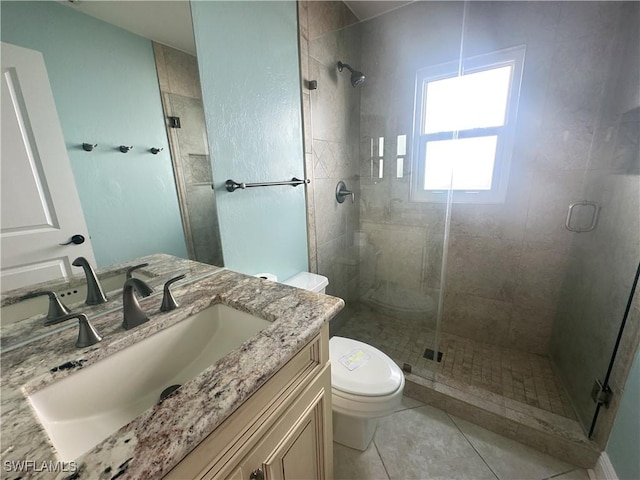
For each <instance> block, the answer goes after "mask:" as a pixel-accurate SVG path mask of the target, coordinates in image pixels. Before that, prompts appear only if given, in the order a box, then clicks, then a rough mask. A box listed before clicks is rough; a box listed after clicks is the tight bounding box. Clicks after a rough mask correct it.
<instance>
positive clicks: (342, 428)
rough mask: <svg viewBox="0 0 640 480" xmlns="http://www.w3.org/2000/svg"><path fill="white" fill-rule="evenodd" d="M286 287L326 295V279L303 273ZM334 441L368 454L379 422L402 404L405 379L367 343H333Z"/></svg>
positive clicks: (334, 340)
mask: <svg viewBox="0 0 640 480" xmlns="http://www.w3.org/2000/svg"><path fill="white" fill-rule="evenodd" d="M283 283H285V284H287V285H291V286H294V287H298V288H305V289H307V290H312V291H314V292H317V293H324V292H325V290H326V287H327V285H328V284H329V282H328V280H327V278H326V277H323V276H322V275H316V274H313V273H308V272H302V273H299V274H297V275H295V276H294V277H291V278H290V279H288V280H285V281H284V282H283ZM329 357H330V360H331V400H332V405H333V407H332V408H333V440H334V441H335V442H337V443H340V444H342V445H346V446H347V447H350V448H355V449H357V450H366V449H367V447H368V446H369V444H370V443H371V440H372V439H373V435H374V434H375V431H376V427H377V426H378V419H379V418H380V417H384V416H386V415H389V414H390V413H392V412H393V411H394V410H395V409H396V408H397V407H398V406H399V405H400V403H401V401H402V392H403V390H404V375H403V374H402V370H400V368H399V367H398V365H396V363H395V362H394V361H393V360H391V358H389V357H388V356H387V355H385V354H384V353H382V352H381V351H380V350H378V349H377V348H374V347H372V346H371V345H368V344H366V343H363V342H359V341H357V340H353V339H350V338H344V337H335V336H334V337H332V338H331V339H330V340H329Z"/></svg>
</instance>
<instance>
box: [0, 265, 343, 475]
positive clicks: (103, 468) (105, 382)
mask: <svg viewBox="0 0 640 480" xmlns="http://www.w3.org/2000/svg"><path fill="white" fill-rule="evenodd" d="M142 262H148V263H149V266H148V267H146V268H145V269H144V271H143V272H142V273H143V274H145V275H148V276H150V277H151V279H150V280H149V283H150V284H151V283H155V285H156V286H158V285H160V286H161V285H162V284H163V283H164V282H165V281H166V280H168V278H170V277H171V276H175V275H176V274H178V273H183V271H184V270H186V271H187V272H191V273H192V275H191V278H190V276H189V273H187V278H185V280H184V281H182V282H180V283H177V284H175V286H174V287H173V293H174V295H175V297H176V299H177V300H178V302H179V303H180V307H179V308H177V309H176V310H173V311H171V312H160V311H159V305H160V302H161V298H162V296H161V295H156V296H151V297H149V298H145V299H141V300H140V305H141V307H142V309H143V310H144V311H145V312H147V313H148V315H149V319H150V320H149V321H148V322H146V323H144V324H142V325H140V326H138V327H136V328H134V329H132V330H128V331H125V330H123V329H122V328H121V323H122V312H121V309H120V308H119V303H118V302H120V300H119V299H118V298H117V295H116V296H113V299H112V300H110V302H109V304H105V307H102V308H103V310H102V312H101V313H100V312H94V313H93V316H92V315H89V317H90V320H91V322H92V324H93V325H94V327H95V328H96V329H97V330H98V331H99V332H100V334H101V335H102V336H103V340H102V341H101V342H100V343H97V344H95V345H93V346H91V347H87V348H84V349H76V348H75V347H74V340H75V336H76V335H77V326H76V327H74V328H66V329H64V330H61V331H57V332H56V333H54V334H49V335H47V336H45V337H41V336H38V335H35V336H34V335H33V330H34V329H35V327H34V326H29V327H28V328H26V330H24V332H23V335H31V337H30V338H31V340H30V341H28V342H24V344H21V345H20V346H19V347H15V346H14V347H13V349H12V350H10V351H7V352H3V353H2V355H1V357H0V360H1V361H2V440H3V442H2V443H3V446H2V450H3V453H2V460H3V469H2V478H18V477H20V478H23V479H24V478H31V477H38V478H43V477H44V478H67V477H69V476H70V475H73V477H72V478H75V479H82V478H85V479H94V478H105V479H107V478H109V479H110V478H114V477H117V478H122V479H124V478H161V477H164V476H166V477H167V478H232V479H241V478H242V479H249V478H252V479H259V478H331V477H332V448H331V440H332V433H331V385H330V382H331V377H330V370H329V353H328V321H329V319H331V318H332V317H333V316H335V315H336V314H337V313H338V312H339V311H340V310H341V309H342V308H343V306H344V302H343V301H342V300H341V299H338V298H335V297H330V296H327V295H319V294H315V293H312V292H308V291H305V290H299V289H296V288H292V287H289V286H287V285H282V284H279V283H275V282H270V281H265V280H262V279H258V278H254V277H250V276H246V275H242V274H239V273H235V272H231V271H228V270H224V269H218V268H216V267H210V266H203V265H202V264H197V263H196V262H190V261H187V260H181V259H176V258H174V257H169V256H167V255H153V256H150V257H146V258H144V259H137V260H134V261H132V262H130V263H131V265H134V264H135V263H142ZM119 268H121V266H119ZM98 273H99V275H100V274H101V272H98ZM105 273H111V272H102V274H105ZM156 290H161V289H157V288H156ZM112 302H113V304H111V303H112ZM8 303H11V300H8V299H6V298H5V299H3V305H6V304H8ZM120 305H121V304H120ZM212 322H213V323H212ZM215 322H218V323H215ZM245 322H247V325H250V328H248V329H247V328H245V329H244V330H242V332H243V333H241V334H238V333H237V332H236V326H237V325H238V324H244V323H245ZM212 325H214V326H213V327H212ZM207 328H211V330H210V332H211V334H210V335H209V334H208V333H206V332H207V331H208V330H206V329H207ZM225 328H226V329H228V328H231V334H230V338H233V339H234V340H232V342H231V343H229V342H226V343H225V344H224V346H222V345H221V346H219V347H215V345H214V344H211V343H207V342H209V340H208V336H211V337H212V338H214V337H216V336H219V335H220V334H221V333H220V332H224V330H225ZM203 329H204V330H203ZM251 329H253V330H251ZM36 330H37V329H36ZM11 332H12V335H14V338H13V341H14V342H15V340H16V339H17V338H19V337H20V333H19V332H20V329H19V328H17V327H15V326H14V327H13V328H12V330H11ZM25 332H27V333H25ZM29 332H30V333H29ZM247 332H248V333H247ZM238 335H240V336H238ZM243 335H244V336H243ZM247 335H248V336H247ZM245 337H246V338H245ZM163 342H165V343H163ZM233 342H236V343H233ZM14 345H15V343H14ZM212 345H214V347H215V348H212ZM218 349H219V351H218V352H214V353H215V355H213V356H211V355H212V353H211V352H212V351H214V350H218ZM192 357H193V358H192ZM203 362H204V363H203ZM207 362H209V363H207ZM149 369H151V370H149ZM172 369H174V370H176V372H173V371H172ZM147 371H151V373H153V374H151V373H150V374H147V373H145V372H147ZM184 372H190V373H186V374H185V373H184ZM174 373H175V375H174ZM181 375H182V377H180V376H181ZM184 375H187V376H186V377H185V376H184ZM141 377H143V378H141ZM151 377H153V378H154V379H155V380H158V378H159V380H158V381H157V382H156V383H155V384H154V383H153V381H151V380H149V379H150V378H151ZM165 377H166V378H165ZM175 378H178V379H179V378H184V379H185V380H184V381H182V380H174V379H175ZM158 382H159V383H158ZM163 382H168V384H165V383H163ZM171 383H179V384H181V386H180V388H178V389H176V390H175V391H172V393H170V394H169V395H168V396H166V398H162V399H160V400H158V396H159V393H160V392H161V391H162V390H164V389H165V388H164V387H168V386H169V385H170V384H171ZM136 389H138V390H136ZM140 389H142V390H140ZM140 392H142V393H140ZM143 393H144V394H143ZM147 393H149V394H150V395H152V396H153V398H152V399H151V400H150V401H151V403H150V404H146V403H144V402H146V400H145V398H147V396H148V395H147V396H145V395H146V394H147ZM65 395H66V397H65ZM127 395H128V397H127ZM132 398H134V399H135V402H133V403H139V404H140V405H133V404H132V402H131V399H132ZM74 402H76V403H74ZM125 404H126V405H125ZM136 408H137V409H138V410H139V411H137V410H135V409H136ZM113 411H116V413H118V415H120V413H121V412H126V413H127V414H130V415H131V414H132V413H131V412H132V411H134V412H135V413H133V415H134V417H133V418H130V419H126V420H125V421H124V423H123V424H122V426H117V424H116V423H113V422H112V420H111V417H109V415H108V413H105V412H113ZM122 414H123V415H124V414H125V413H122ZM118 415H116V416H118ZM95 418H99V419H102V420H103V423H102V425H103V426H104V424H107V423H108V424H109V426H108V427H107V428H105V429H104V431H100V428H98V427H97V426H96V425H94V424H92V423H91V421H94V420H95ZM123 418H124V417H123ZM120 420H121V419H120ZM109 422H111V423H109ZM61 425H62V426H63V427H64V426H65V425H66V426H71V427H72V428H71V430H69V431H68V432H65V431H62V433H60V432H59V431H57V430H56V428H58V427H60V426H61ZM113 425H116V427H113ZM73 428H75V430H73ZM110 429H111V430H110ZM74 431H75V432H76V433H77V435H74V434H73V432H74ZM69 432H71V433H69ZM85 433H88V434H90V435H89V436H88V437H87V439H86V440H82V441H80V442H79V441H78V439H77V438H76V437H78V436H79V437H82V436H83V435H84V434H85ZM74 441H75V442H76V445H75V446H74V445H73V442H74ZM78 443H80V446H79V447H78V445H77V444H78ZM74 448H81V449H82V448H86V451H82V453H81V454H76V453H74V452H77V451H79V450H74ZM20 462H26V463H22V464H20ZM56 462H58V463H56ZM43 467H44V469H43Z"/></svg>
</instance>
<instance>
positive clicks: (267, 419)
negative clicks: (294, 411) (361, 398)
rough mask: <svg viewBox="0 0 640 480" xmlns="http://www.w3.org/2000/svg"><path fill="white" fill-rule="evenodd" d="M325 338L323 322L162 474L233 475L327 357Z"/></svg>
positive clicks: (234, 476)
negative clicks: (292, 355)
mask: <svg viewBox="0 0 640 480" xmlns="http://www.w3.org/2000/svg"><path fill="white" fill-rule="evenodd" d="M328 338H329V334H328V327H327V326H326V325H325V326H324V327H323V328H322V330H321V331H320V333H319V334H318V335H317V336H316V337H314V338H313V339H312V340H311V341H310V342H309V343H308V344H307V345H305V346H304V347H303V348H302V349H301V350H300V352H298V353H297V354H296V355H295V356H294V357H293V358H292V359H291V360H289V361H288V362H287V363H286V364H285V365H284V366H283V367H282V368H281V369H280V370H278V371H277V372H276V373H275V374H274V375H273V376H272V377H271V378H270V379H269V380H268V381H267V382H266V383H265V384H264V385H263V386H262V387H260V388H259V389H258V390H257V391H256V392H255V393H254V394H253V395H251V397H249V399H247V401H245V402H244V403H243V404H242V405H241V406H240V407H238V408H237V409H236V410H235V411H234V412H233V413H232V414H231V415H230V416H229V417H228V418H227V419H226V420H224V422H222V423H221V424H220V425H219V426H218V427H217V428H216V429H215V430H214V431H213V432H212V433H211V434H209V436H207V437H206V438H205V439H204V440H203V441H202V442H201V443H200V444H199V445H198V446H197V447H195V448H194V449H193V450H192V451H191V453H189V454H188V455H187V456H186V457H185V458H184V459H183V460H182V461H181V462H180V463H179V464H178V465H176V466H175V467H174V468H173V470H171V471H170V472H169V473H168V474H167V475H166V477H165V478H167V479H185V478H189V479H192V478H193V479H196V478H234V479H235V478H237V477H236V475H235V473H236V472H237V467H238V460H239V459H240V458H243V457H244V456H245V455H247V453H248V452H249V451H250V450H251V448H253V446H254V445H255V444H256V443H257V442H258V441H259V439H260V438H261V437H262V436H264V435H265V434H266V432H267V431H268V430H269V429H270V428H271V427H272V426H273V424H274V423H275V422H276V420H277V419H278V418H279V417H280V416H281V415H282V413H283V412H284V411H286V410H287V408H289V405H291V403H292V402H293V401H294V400H295V398H296V397H297V396H298V395H299V394H300V392H302V391H303V390H304V389H305V388H306V387H307V386H308V385H309V384H310V383H311V382H312V381H313V380H314V379H315V378H316V377H318V375H319V374H320V373H321V372H322V370H323V368H324V367H325V366H326V364H327V362H328V360H329V359H328V345H329V340H328ZM329 393H330V392H329Z"/></svg>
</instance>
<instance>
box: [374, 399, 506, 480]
mask: <svg viewBox="0 0 640 480" xmlns="http://www.w3.org/2000/svg"><path fill="white" fill-rule="evenodd" d="M374 442H375V444H376V446H377V447H378V451H379V453H380V456H381V458H382V461H383V463H384V465H385V467H386V470H387V472H388V473H389V477H390V478H391V479H394V480H411V479H430V480H436V479H448V480H454V479H461V480H462V479H464V480H468V479H474V480H483V479H491V480H495V479H496V477H495V475H494V474H493V473H492V472H491V470H490V469H489V468H488V467H487V466H486V464H485V463H484V462H483V460H482V459H481V458H480V456H479V455H478V454H477V453H476V452H475V450H474V449H473V448H472V447H471V445H470V444H469V442H468V441H467V440H466V439H465V438H464V436H463V435H462V434H461V433H460V431H459V430H458V428H457V427H456V425H455V424H454V423H453V422H452V421H451V419H450V418H449V416H448V415H447V414H446V413H444V412H443V411H442V410H438V409H436V408H433V407H430V406H424V407H418V408H412V409H409V410H404V411H401V412H397V413H394V414H392V415H389V416H387V417H384V418H381V419H380V420H379V423H378V430H377V431H376V434H375V437H374Z"/></svg>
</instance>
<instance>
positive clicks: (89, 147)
mask: <svg viewBox="0 0 640 480" xmlns="http://www.w3.org/2000/svg"><path fill="white" fill-rule="evenodd" d="M97 146H98V144H97V143H83V144H82V149H83V150H84V151H85V152H91V151H93V149H94V148H96V147H97Z"/></svg>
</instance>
